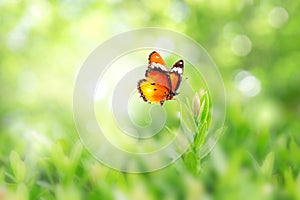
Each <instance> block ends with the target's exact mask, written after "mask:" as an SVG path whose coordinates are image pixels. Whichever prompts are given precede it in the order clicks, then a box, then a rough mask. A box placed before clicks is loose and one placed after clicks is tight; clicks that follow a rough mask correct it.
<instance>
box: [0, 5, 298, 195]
mask: <svg viewBox="0 0 300 200" xmlns="http://www.w3.org/2000/svg"><path fill="white" fill-rule="evenodd" d="M278 8H279V9H278ZM274 13H275V14H274ZM286 16H287V17H286ZM0 19H1V20H0V21H1V29H0V36H1V37H0V41H1V43H0V47H1V48H0V85H1V98H0V103H1V104H0V142H1V145H0V199H18V200H19V199H24V200H26V199H145V200H148V199H300V192H299V188H300V156H299V155H300V137H299V132H300V123H299V118H300V106H299V102H300V95H299V93H300V87H299V85H300V79H299V76H300V70H299V64H300V61H299V56H300V50H299V46H300V40H299V39H298V38H299V37H300V32H299V19H300V3H299V1H271V0H264V1H247V0H245V1H217V0H212V1H208V0H207V1H206V0H203V1H192V0H186V1H158V0H152V1H146V0H142V1H120V0H109V1H92V0H88V1H72V2H70V1H46V0H41V1H18V0H2V1H0ZM148 26H151V27H164V28H168V29H171V30H175V31H179V32H181V33H184V34H186V35H188V36H190V37H192V38H193V39H194V40H196V41H197V42H198V43H200V44H201V45H203V46H204V47H205V48H206V49H207V51H208V52H209V54H210V55H211V57H212V58H213V59H214V61H215V62H216V64H217V66H219V70H220V73H221V75H222V78H223V80H224V84H225V88H226V96H227V104H226V106H227V116H226V122H225V127H226V131H224V129H221V130H219V132H218V133H217V135H218V136H219V135H221V134H222V137H220V139H219V141H218V143H217V145H216V146H215V148H214V149H213V151H212V152H210V153H209V154H208V156H202V155H203V151H204V150H205V149H204V147H205V144H207V143H206V142H207V140H208V138H209V137H210V135H209V134H208V131H207V130H208V129H209V127H210V125H211V121H212V120H213V116H211V109H213V106H214V105H212V104H211V99H210V98H211V97H210V96H209V95H210V94H209V91H205V92H201V91H200V92H199V93H196V94H195V97H194V99H187V100H186V101H184V102H181V103H180V109H181V110H180V111H181V118H182V119H181V120H182V121H183V123H184V124H185V126H186V128H187V130H189V132H190V135H187V137H188V138H189V140H190V142H191V143H192V145H191V146H190V147H189V149H188V150H187V151H186V152H185V154H184V155H183V156H182V157H181V158H180V159H178V161H177V162H176V163H174V164H173V165H171V166H169V167H166V168H165V169H162V170H160V171H157V172H153V173H147V174H140V175H138V174H126V173H122V172H117V171H115V170H113V169H110V168H108V167H107V166H105V165H102V164H101V163H99V162H98V161H96V160H95V159H94V158H93V157H92V156H91V155H90V154H89V153H88V152H87V151H86V150H85V149H84V148H83V146H82V144H81V143H80V142H79V139H78V135H77V132H76V127H75V125H74V122H73V118H72V117H73V116H72V92H73V84H74V79H75V76H76V74H77V71H78V69H79V67H80V65H81V63H83V62H84V60H85V58H86V57H87V55H89V53H90V52H91V51H92V50H93V49H95V48H96V47H97V45H98V44H100V43H101V42H103V41H105V40H106V39H108V38H110V37H111V36H112V35H116V34H118V33H121V32H123V31H127V30H131V29H135V28H138V27H148ZM241 35H242V36H247V38H248V39H249V41H250V47H249V43H247V41H248V40H246V41H245V40H241V41H240V40H238V42H236V39H237V38H239V37H237V36H241ZM240 38H241V37H240ZM242 38H243V37H242ZM249 41H248V42H249ZM239 44H240V45H239ZM247 48H250V49H247ZM248 50H249V52H247V51H248ZM124 67H125V66H124ZM185 70H188V69H185ZM240 72H247V73H250V75H251V76H249V74H248V75H247V77H248V79H247V78H245V77H242V78H241V76H240V75H241V74H240ZM242 74H243V73H242ZM253 77H254V78H255V79H254V80H258V83H259V84H258V85H259V86H257V85H255V84H254V83H256V82H253ZM188 78H189V79H192V78H193V77H188ZM204 78H205V77H204ZM249 78H250V79H249ZM249 80H250V82H249ZM251 80H252V82H251ZM247 81H248V82H247ZM245 83H246V84H245ZM247 83H248V84H247ZM193 84H197V83H193ZM254 86H256V87H254ZM253 89H257V91H258V92H257V91H256V92H257V93H255V90H253ZM258 89H259V90H258ZM253 91H254V92H253ZM164 106H165V105H164ZM174 116H175V115H174ZM175 118H176V117H174V120H173V121H171V122H170V124H171V125H173V124H177V121H175ZM177 120H178V119H177ZM170 130H171V129H170ZM205 155H206V154H205Z"/></svg>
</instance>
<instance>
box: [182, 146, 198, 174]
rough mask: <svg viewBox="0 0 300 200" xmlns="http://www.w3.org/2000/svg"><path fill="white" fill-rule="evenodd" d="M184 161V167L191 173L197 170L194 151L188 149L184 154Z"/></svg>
mask: <svg viewBox="0 0 300 200" xmlns="http://www.w3.org/2000/svg"><path fill="white" fill-rule="evenodd" d="M184 163H185V165H186V167H187V168H188V169H189V170H190V171H191V172H193V173H197V171H198V159H197V156H196V154H195V153H194V152H192V151H188V152H186V153H185V156H184Z"/></svg>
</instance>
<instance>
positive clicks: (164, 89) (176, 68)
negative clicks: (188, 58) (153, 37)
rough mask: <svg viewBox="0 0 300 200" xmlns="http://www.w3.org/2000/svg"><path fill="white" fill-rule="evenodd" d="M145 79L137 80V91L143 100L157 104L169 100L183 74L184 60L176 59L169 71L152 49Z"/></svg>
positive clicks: (175, 93) (173, 94)
mask: <svg viewBox="0 0 300 200" xmlns="http://www.w3.org/2000/svg"><path fill="white" fill-rule="evenodd" d="M148 60H149V65H148V69H147V70H146V73H145V77H146V78H145V79H141V80H139V81H138V85H137V87H138V91H139V93H140V95H141V97H142V98H143V99H144V101H145V102H148V103H150V104H152V103H153V104H159V103H160V105H161V106H162V105H163V104H164V102H165V101H167V100H171V99H172V98H173V97H174V96H175V95H178V93H177V92H176V91H177V89H178V87H179V85H180V82H181V79H182V74H183V67H184V62H183V60H179V61H177V62H176V63H175V64H174V65H173V67H172V68H171V70H170V71H169V70H168V68H167V65H166V63H165V61H164V60H163V58H162V57H161V56H160V55H159V53H157V52H156V51H153V52H152V53H151V54H150V55H149V58H148Z"/></svg>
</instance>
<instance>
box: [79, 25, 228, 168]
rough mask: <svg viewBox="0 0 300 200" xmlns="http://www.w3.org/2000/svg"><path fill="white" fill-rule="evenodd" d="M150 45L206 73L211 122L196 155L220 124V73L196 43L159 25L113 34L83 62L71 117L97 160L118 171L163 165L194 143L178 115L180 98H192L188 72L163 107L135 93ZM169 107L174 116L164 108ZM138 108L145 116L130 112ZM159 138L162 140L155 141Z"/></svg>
mask: <svg viewBox="0 0 300 200" xmlns="http://www.w3.org/2000/svg"><path fill="white" fill-rule="evenodd" d="M153 50H158V51H159V52H160V53H162V56H163V57H164V58H165V57H169V56H172V55H176V56H177V57H176V58H182V59H183V60H184V61H185V63H186V66H185V71H189V67H190V68H193V69H194V71H195V72H196V73H197V74H200V76H201V77H203V78H204V81H205V84H206V86H207V90H208V91H209V93H210V96H211V101H212V110H211V112H212V121H211V125H210V127H209V130H208V134H207V138H206V141H205V144H204V146H203V148H202V149H201V151H200V155H199V156H200V157H203V156H205V155H206V154H207V153H208V152H209V151H210V150H211V149H212V148H213V146H214V145H215V143H216V141H217V139H218V137H219V135H220V129H221V128H222V126H223V123H224V119H225V92H224V86H223V82H222V78H221V76H220V74H219V71H218V69H217V67H216V66H215V64H214V63H213V61H212V59H211V58H210V57H209V55H208V54H207V52H206V51H205V50H204V49H203V48H202V47H201V46H200V45H199V44H198V43H196V42H195V41H194V40H192V39H190V38H189V37H187V36H185V35H182V34H180V33H177V32H174V31H170V30H166V29H160V28H145V29H138V30H133V31H129V32H125V33H122V34H119V35H116V36H114V37H112V38H111V39H109V40H107V41H105V42H104V43H102V44H101V45H100V46H99V47H98V48H96V49H95V50H94V51H93V52H92V53H91V54H90V55H89V57H88V58H87V60H86V61H85V62H84V64H83V65H82V67H81V69H80V71H79V73H78V75H77V79H76V83H75V88H74V96H73V113H74V120H75V124H76V128H77V131H78V134H79V136H80V139H81V141H82V143H83V144H84V145H85V147H86V148H87V150H88V151H89V152H90V153H91V154H92V155H93V156H94V157H95V158H96V159H97V160H98V161H100V162H101V163H103V164H105V165H107V166H109V167H111V168H114V169H116V170H120V171H124V172H130V173H143V172H151V171H155V170H158V169H161V168H163V167H166V166H168V165H170V164H171V163H173V162H175V161H176V160H177V159H178V158H179V157H180V156H181V155H182V154H183V153H184V152H185V151H186V150H187V148H188V147H189V145H190V144H191V142H192V138H193V133H192V132H191V130H190V129H189V128H188V127H187V126H186V125H185V123H182V119H181V117H180V116H181V115H182V113H180V112H182V110H181V109H180V106H181V104H180V101H185V100H186V99H192V98H193V94H194V93H195V91H194V90H193V88H192V87H191V85H190V84H189V81H190V80H189V79H193V77H192V76H191V77H188V79H187V80H183V81H182V84H181V86H180V89H179V93H180V95H178V97H177V96H176V98H177V100H176V101H172V102H171V103H168V104H165V105H164V106H163V107H161V106H160V105H148V104H146V103H144V102H143V101H142V99H139V97H138V94H137V91H136V84H137V81H138V80H139V79H142V78H143V75H144V72H145V70H146V69H147V56H148V54H149V53H150V52H151V51H153ZM168 65H171V64H170V63H168ZM136 99H138V100H139V101H136ZM139 102H140V103H142V104H139ZM139 106H141V109H138V108H139ZM168 108H171V109H169V110H171V111H172V112H173V115H172V113H169V112H166V109H168ZM169 110H168V111H169ZM138 111H142V112H140V113H142V115H139V116H143V117H135V116H134V114H135V112H138ZM143 114H144V115H143ZM176 116H177V122H178V123H176V125H174V126H172V127H173V128H172V129H170V128H168V127H167V126H166V124H168V123H169V121H168V119H169V118H171V117H173V121H176ZM134 118H135V120H139V119H148V120H146V121H147V123H146V124H139V123H138V122H137V123H135V122H134V121H135V120H134ZM162 130H164V132H167V133H169V135H170V136H169V135H168V134H166V133H164V134H163V136H161V135H162V134H160V133H161V131H162ZM157 137H160V140H159V141H163V142H162V143H159V144H158V145H157V143H156V139H155V138H157ZM161 137H163V139H161Z"/></svg>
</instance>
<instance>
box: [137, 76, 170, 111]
mask: <svg viewBox="0 0 300 200" xmlns="http://www.w3.org/2000/svg"><path fill="white" fill-rule="evenodd" d="M138 90H139V92H140V94H141V97H143V99H144V101H146V102H148V103H157V104H158V103H160V104H161V105H162V104H163V103H164V101H165V100H166V96H167V95H168V94H169V93H170V89H169V88H167V87H165V86H162V85H159V84H156V83H154V82H151V81H149V80H146V79H142V80H140V81H139V83H138Z"/></svg>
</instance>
